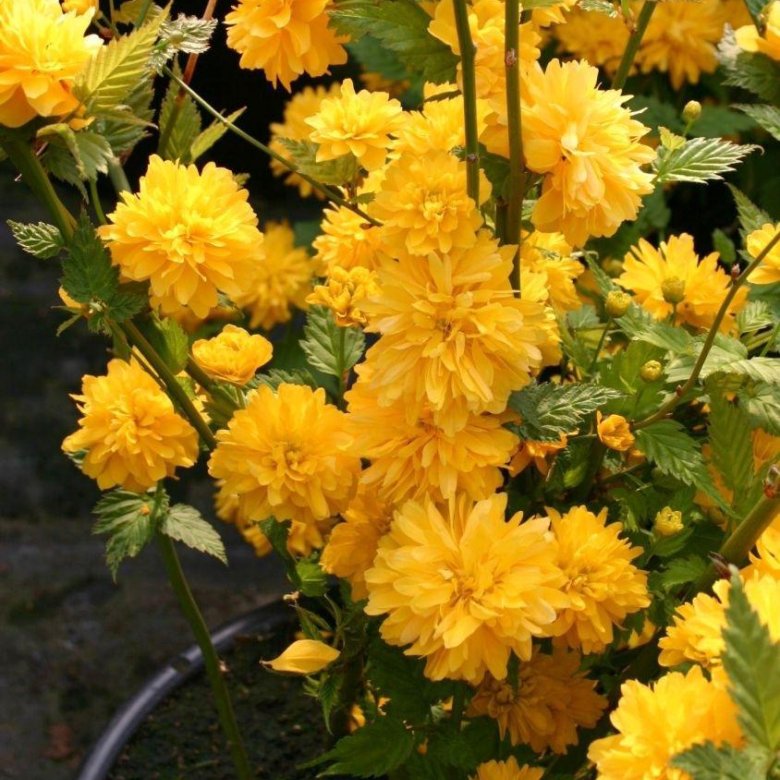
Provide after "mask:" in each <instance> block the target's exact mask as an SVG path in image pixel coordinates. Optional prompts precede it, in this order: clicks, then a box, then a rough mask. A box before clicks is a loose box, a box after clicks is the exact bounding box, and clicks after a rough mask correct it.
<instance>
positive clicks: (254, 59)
mask: <svg viewBox="0 0 780 780" xmlns="http://www.w3.org/2000/svg"><path fill="white" fill-rule="evenodd" d="M329 5H330V0H239V2H238V5H236V6H234V8H233V10H232V11H231V12H230V13H229V14H228V15H227V16H226V17H225V24H226V25H227V26H228V34H227V42H228V46H230V48H231V49H234V50H235V51H237V52H238V53H239V54H240V55H241V60H240V65H241V67H242V68H248V69H253V70H254V69H260V70H263V71H264V72H265V76H266V78H267V79H268V80H269V81H270V82H271V83H272V84H273V85H274V86H276V85H277V84H278V83H279V82H281V83H282V84H284V86H285V87H286V88H287V90H288V91H289V90H290V84H291V83H292V82H293V81H294V80H295V79H297V78H298V77H299V76H300V75H302V74H303V73H308V74H309V75H310V76H322V75H323V74H324V73H328V68H329V67H330V66H331V65H343V64H344V63H345V62H346V61H347V52H346V51H345V50H344V47H343V46H342V45H341V44H342V43H344V42H345V39H344V38H340V37H338V36H336V34H335V33H334V32H333V30H331V29H330V28H329V27H328V6H329Z"/></svg>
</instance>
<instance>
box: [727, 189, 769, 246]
mask: <svg viewBox="0 0 780 780" xmlns="http://www.w3.org/2000/svg"><path fill="white" fill-rule="evenodd" d="M726 186H727V187H728V188H729V189H730V190H731V194H732V195H733V196H734V202H735V203H736V205H737V216H738V217H739V225H740V233H741V235H742V238H743V239H744V238H745V236H746V235H748V234H749V233H752V232H753V231H754V230H758V229H759V228H760V227H763V226H764V225H766V224H767V222H772V221H773V220H772V218H771V217H770V216H769V214H767V213H766V211H764V210H763V209H760V208H759V207H758V206H756V204H755V203H753V202H752V201H751V200H750V198H748V196H747V195H745V194H744V193H743V192H741V191H740V190H738V189H737V188H736V187H735V186H734V185H732V184H728V185H726Z"/></svg>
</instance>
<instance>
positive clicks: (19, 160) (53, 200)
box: [0, 133, 76, 241]
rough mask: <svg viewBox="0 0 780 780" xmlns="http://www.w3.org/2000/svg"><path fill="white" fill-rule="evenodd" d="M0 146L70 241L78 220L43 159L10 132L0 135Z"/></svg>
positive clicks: (25, 142) (64, 236)
mask: <svg viewBox="0 0 780 780" xmlns="http://www.w3.org/2000/svg"><path fill="white" fill-rule="evenodd" d="M0 147H1V148H2V149H3V151H4V152H5V153H6V154H7V155H8V159H9V160H11V162H12V163H13V164H14V166H15V167H16V169H17V170H18V171H19V173H21V174H22V179H23V180H24V182H25V184H26V185H27V186H28V187H29V188H30V189H31V190H32V191H33V192H34V193H35V194H36V195H37V196H38V198H39V199H40V201H41V202H42V203H43V205H44V206H46V208H47V209H48V210H49V214H50V215H51V218H52V220H53V221H54V224H55V225H56V226H57V228H58V229H59V231H60V233H62V236H63V238H64V239H65V240H66V241H68V240H70V238H71V237H72V236H73V232H74V230H75V229H76V220H75V219H73V216H72V214H71V213H70V212H69V211H68V210H67V209H66V208H65V206H64V205H63V203H62V201H61V200H60V198H59V196H58V195H57V193H56V192H55V190H54V187H53V186H52V183H51V180H50V179H49V177H48V175H47V174H46V171H45V170H44V169H43V166H42V165H41V161H40V160H39V159H38V158H37V157H36V156H35V153H34V152H33V150H32V148H31V147H30V145H29V144H28V143H27V141H25V140H24V139H22V138H19V137H18V136H16V135H13V134H11V133H8V134H6V135H3V136H0Z"/></svg>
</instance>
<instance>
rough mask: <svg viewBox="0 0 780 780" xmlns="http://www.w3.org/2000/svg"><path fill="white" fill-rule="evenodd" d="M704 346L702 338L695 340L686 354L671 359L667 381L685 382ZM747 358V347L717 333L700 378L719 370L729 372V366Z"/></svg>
mask: <svg viewBox="0 0 780 780" xmlns="http://www.w3.org/2000/svg"><path fill="white" fill-rule="evenodd" d="M703 346H704V339H703V338H699V339H697V340H695V342H694V344H693V348H692V349H691V350H690V351H689V352H688V353H687V354H681V355H678V356H677V357H675V359H674V360H673V361H671V362H670V363H669V365H668V367H667V369H666V376H667V379H668V381H669V382H671V383H677V382H685V381H686V380H687V379H688V377H689V376H690V375H691V372H692V371H693V367H694V364H695V363H696V360H697V359H698V357H699V354H700V353H701V350H702V347H703ZM745 358H747V348H746V347H745V345H744V344H742V343H741V342H739V341H737V340H736V339H732V338H729V337H727V336H722V335H720V334H719V335H718V336H716V337H715V342H714V344H713V345H712V347H711V348H710V351H709V352H708V353H707V358H706V360H705V361H704V366H703V367H702V369H701V373H700V374H699V376H700V378H701V379H707V377H710V376H712V375H713V374H717V373H721V372H729V371H730V370H731V367H732V366H734V365H737V364H738V363H740V362H741V361H743V360H745Z"/></svg>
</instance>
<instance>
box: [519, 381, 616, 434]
mask: <svg viewBox="0 0 780 780" xmlns="http://www.w3.org/2000/svg"><path fill="white" fill-rule="evenodd" d="M620 396H621V393H620V392H619V391H617V390H614V389H612V388H609V387H601V386H600V385H588V384H576V385H554V384H551V383H549V382H548V383H544V384H532V385H529V386H528V387H526V388H524V389H523V390H520V391H519V392H516V393H512V396H511V397H510V399H509V406H510V408H512V409H513V410H514V411H516V412H517V413H518V414H519V415H520V416H521V417H522V421H521V422H520V423H519V424H518V426H517V429H518V432H519V433H520V436H522V437H523V438H524V439H531V440H533V441H555V440H557V439H558V438H559V437H560V434H561V433H571V432H572V431H575V430H576V429H577V428H579V427H580V426H581V425H582V423H583V422H584V419H585V416H586V415H588V414H591V413H592V412H595V411H596V409H599V408H600V407H602V406H604V404H606V403H608V402H609V401H611V400H613V399H615V398H620Z"/></svg>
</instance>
